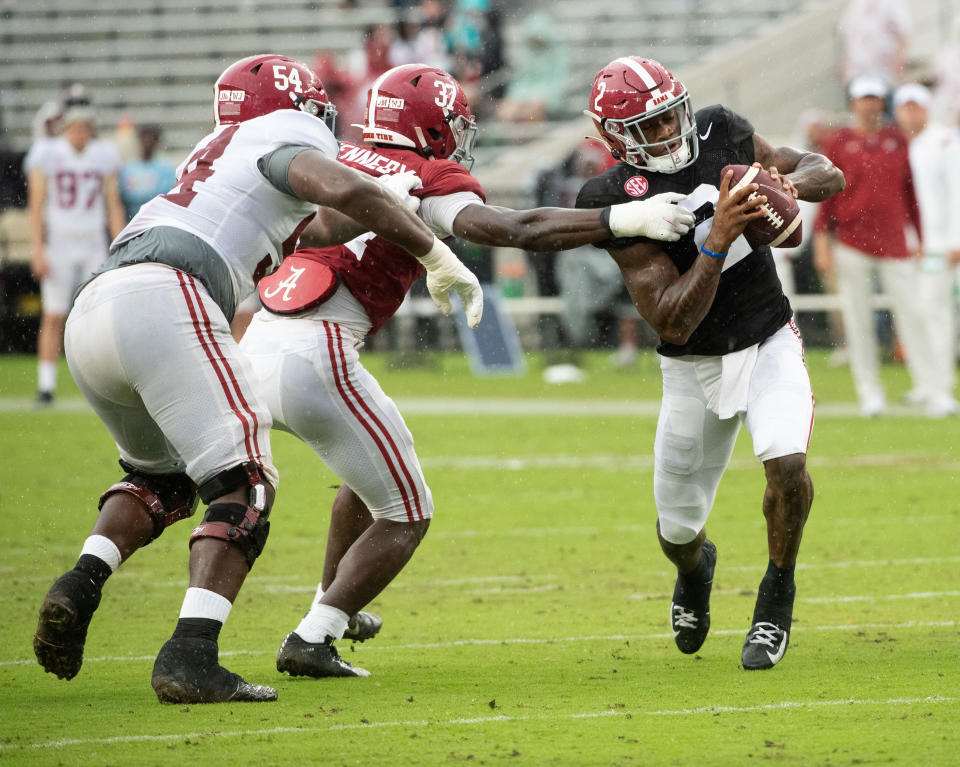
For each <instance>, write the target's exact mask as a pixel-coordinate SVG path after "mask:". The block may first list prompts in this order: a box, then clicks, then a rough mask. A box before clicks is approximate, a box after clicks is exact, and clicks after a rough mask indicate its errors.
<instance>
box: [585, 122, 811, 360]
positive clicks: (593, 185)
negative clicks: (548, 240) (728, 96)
mask: <svg viewBox="0 0 960 767" xmlns="http://www.w3.org/2000/svg"><path fill="white" fill-rule="evenodd" d="M696 120H697V133H698V134H699V136H698V138H699V146H700V152H699V155H698V156H697V161H696V162H695V163H693V165H691V166H689V167H687V168H684V169H683V170H681V171H680V172H679V173H655V172H653V171H648V170H640V169H638V168H635V167H633V166H632V165H627V164H626V163H624V162H620V163H617V164H616V165H614V166H613V167H611V168H609V169H608V170H607V171H605V172H604V173H603V174H601V175H599V176H597V177H596V178H593V179H590V180H589V181H588V182H587V183H586V184H584V185H583V188H582V189H581V190H580V194H579V195H578V196H577V207H578V208H603V207H606V206H607V205H615V204H616V203H620V202H629V201H630V200H635V199H644V198H650V197H652V196H653V195H656V194H660V193H661V192H679V193H681V194H685V195H688V197H687V199H686V200H684V201H683V202H682V203H681V205H683V206H684V207H688V208H690V209H691V210H692V211H693V212H694V214H695V215H696V225H695V228H694V229H691V230H690V232H688V233H687V234H686V235H684V236H683V237H682V238H680V239H679V240H678V241H676V242H658V243H657V244H658V245H659V246H660V247H661V248H663V250H664V252H665V253H666V254H667V255H668V256H669V257H670V260H671V261H673V263H674V264H676V267H677V270H678V271H679V272H680V274H683V273H684V272H686V271H687V270H688V269H690V267H691V266H692V265H693V262H694V261H695V260H696V258H697V256H698V254H699V252H700V246H701V245H702V244H703V242H704V241H705V240H706V238H707V235H708V234H709V232H710V225H711V222H712V219H713V211H714V206H715V204H716V201H717V198H718V196H719V186H720V171H721V170H723V168H724V166H725V165H730V164H740V165H749V164H751V163H752V162H753V160H754V155H753V126H752V125H751V124H750V123H749V122H748V121H747V120H746V119H745V118H743V117H741V116H740V115H738V114H736V113H734V112H732V111H730V110H729V109H727V108H726V107H723V106H720V105H715V106H710V107H706V108H704V109H701V110H699V111H698V112H697V115H696ZM645 241H646V242H649V240H647V238H644V237H636V238H614V239H609V240H605V241H603V242H597V243H594V244H595V245H596V247H598V248H604V249H608V250H621V249H623V248H626V247H628V246H629V245H632V244H634V243H637V242H645ZM791 314H792V311H791V309H790V302H789V301H788V300H787V297H786V296H785V295H784V294H783V288H782V287H781V285H780V279H779V277H777V271H776V268H775V267H774V265H773V254H772V253H771V252H770V248H768V247H767V246H765V245H764V246H761V247H758V248H756V249H755V250H754V249H752V248H751V247H750V246H749V245H748V244H747V241H746V239H745V238H744V237H743V236H740V237H738V238H737V240H736V241H735V242H734V243H733V244H732V245H731V246H730V249H729V255H728V256H727V259H726V261H725V262H724V266H723V273H722V274H721V275H720V283H719V285H718V286H717V293H716V296H715V298H714V300H713V305H712V306H711V307H710V311H708V312H707V315H706V316H705V317H704V318H703V321H702V322H701V323H700V325H699V326H698V327H697V328H696V330H694V331H693V334H692V335H691V336H690V338H689V339H688V340H687V342H686V343H685V344H683V345H677V344H671V343H669V342H667V341H664V340H663V339H660V345H659V346H658V347H657V351H658V352H660V354H663V355H665V356H667V357H677V356H680V355H683V354H704V355H717V354H727V353H729V352H735V351H739V350H740V349H746V348H747V347H748V346H753V344H756V343H759V342H761V341H763V340H765V339H767V338H769V337H770V336H771V335H773V334H774V333H775V332H776V331H777V330H779V329H780V328H782V327H783V326H784V325H785V324H786V323H787V322H788V321H789V319H790V316H791Z"/></svg>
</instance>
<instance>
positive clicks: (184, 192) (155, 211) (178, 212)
mask: <svg viewBox="0 0 960 767" xmlns="http://www.w3.org/2000/svg"><path fill="white" fill-rule="evenodd" d="M287 145H295V146H306V147H310V148H313V149H319V150H320V151H321V152H323V153H324V154H325V155H326V156H327V157H329V158H330V159H331V160H336V159H337V153H338V146H337V140H336V139H335V138H334V136H333V134H332V133H331V132H330V130H329V129H328V128H327V126H326V125H325V124H324V123H323V121H322V120H318V119H317V118H316V117H314V116H312V115H308V114H306V113H305V112H298V111H295V110H292V109H283V110H278V111H276V112H271V113H269V114H266V115H262V116H261V117H255V118H253V119H252V120H246V121H244V122H242V123H238V124H235V125H221V126H219V127H218V128H216V129H215V130H214V131H213V133H211V134H210V135H208V136H207V137H206V138H204V139H203V140H202V141H200V143H199V144H197V146H196V148H195V149H194V151H193V152H192V153H191V155H190V157H189V158H188V159H187V160H186V161H185V162H184V163H183V164H182V165H181V166H180V167H179V168H177V185H176V186H175V187H174V188H173V189H171V190H170V191H169V192H167V193H166V194H163V195H160V196H159V197H155V198H154V199H153V200H151V201H150V202H148V203H146V204H145V205H143V206H142V207H141V208H140V212H139V213H137V215H136V216H134V218H133V220H132V221H130V223H129V224H127V226H126V228H125V229H124V230H123V231H122V232H120V234H119V235H118V236H117V239H116V240H114V245H118V244H120V243H123V242H127V241H128V240H131V239H133V238H134V237H137V236H138V235H140V234H143V233H144V232H145V231H147V230H148V229H151V228H153V227H159V226H170V227H175V228H177V229H182V230H184V231H186V232H190V233H191V234H193V235H195V236H197V237H199V238H200V239H202V240H203V241H204V242H206V243H208V244H209V245H210V246H211V247H212V248H213V249H214V250H215V251H216V252H217V253H219V254H220V256H221V258H223V260H224V261H225V262H226V264H227V266H228V268H229V270H230V274H231V277H232V279H233V288H234V295H235V296H236V299H237V301H241V300H243V299H244V298H245V297H246V296H248V295H249V294H250V293H251V292H252V291H253V288H254V286H255V284H256V281H257V280H258V279H259V278H260V277H262V276H263V275H264V274H266V273H268V272H270V271H273V269H275V268H276V267H277V266H279V264H280V261H281V260H282V259H283V257H284V256H285V255H287V254H288V253H290V252H291V251H292V250H293V248H294V246H295V245H296V241H297V238H298V237H299V235H300V231H301V230H302V229H303V227H304V226H306V224H307V223H308V222H309V221H310V219H311V218H313V216H314V214H315V213H316V211H317V206H316V205H314V204H313V203H309V202H304V201H303V200H298V199H297V198H296V197H292V196H291V195H289V194H285V193H284V192H281V191H280V190H278V189H277V188H276V187H274V186H273V185H272V184H271V183H270V182H269V181H267V179H266V178H265V177H264V176H263V174H262V173H261V172H260V170H259V169H258V167H257V161H258V160H259V159H260V158H261V157H263V156H264V155H266V154H268V153H269V152H271V151H273V150H274V149H278V148H279V147H282V146H287Z"/></svg>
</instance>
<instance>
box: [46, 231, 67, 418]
mask: <svg viewBox="0 0 960 767" xmlns="http://www.w3.org/2000/svg"><path fill="white" fill-rule="evenodd" d="M47 255H48V270H49V271H48V273H47V276H46V277H44V278H43V279H42V280H41V281H40V305H41V307H42V313H41V315H40V331H39V333H38V334H37V403H38V404H41V405H49V404H50V403H52V402H53V397H54V394H55V393H56V388H57V364H58V363H59V361H60V355H61V354H62V353H63V331H64V325H65V323H66V321H67V313H68V312H69V311H70V303H71V300H72V299H73V288H74V285H73V280H72V269H71V268H70V266H69V263H64V257H65V256H66V255H68V254H67V253H64V252H63V249H62V246H60V245H59V244H57V243H51V244H50V245H49V246H48V248H47Z"/></svg>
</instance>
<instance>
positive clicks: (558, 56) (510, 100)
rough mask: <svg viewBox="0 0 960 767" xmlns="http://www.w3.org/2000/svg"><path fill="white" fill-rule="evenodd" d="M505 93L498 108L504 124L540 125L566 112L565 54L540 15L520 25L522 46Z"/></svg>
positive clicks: (567, 66)
mask: <svg viewBox="0 0 960 767" xmlns="http://www.w3.org/2000/svg"><path fill="white" fill-rule="evenodd" d="M517 59H518V64H517V65H516V67H514V68H513V71H512V73H511V75H510V79H509V81H508V83H509V84H508V85H507V89H506V92H505V94H504V97H503V101H501V102H500V105H499V107H498V116H499V117H500V119H501V120H504V121H505V122H543V121H544V120H547V119H548V118H550V117H555V116H557V115H558V114H559V113H562V112H563V110H564V109H565V108H566V93H565V86H566V83H567V80H568V78H569V72H570V54H569V51H568V50H567V49H566V48H565V47H564V46H563V45H560V44H559V43H558V42H557V39H556V35H555V32H554V28H553V21H552V19H551V18H550V16H549V15H548V14H546V13H544V12H541V11H538V12H536V13H532V14H530V15H529V16H528V17H527V18H526V20H525V21H524V22H523V43H522V45H521V46H520V50H519V51H517Z"/></svg>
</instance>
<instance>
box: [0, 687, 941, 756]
mask: <svg viewBox="0 0 960 767" xmlns="http://www.w3.org/2000/svg"><path fill="white" fill-rule="evenodd" d="M958 700H960V698H953V697H940V696H929V697H922V698H847V699H844V700H784V701H778V702H776V703H765V704H763V705H759V706H702V707H699V708H688V709H673V710H669V709H664V710H658V711H631V710H630V709H627V708H623V709H617V710H615V711H611V710H609V709H607V710H604V711H582V712H577V713H571V714H542V715H531V716H508V715H505V714H497V715H492V716H478V717H471V718H457V719H446V720H435V721H430V720H425V719H413V720H400V721H392V722H363V723H360V722H357V723H351V724H346V723H344V724H331V725H329V726H326V727H301V726H298V727H264V728H261V729H250V730H232V731H229V730H216V731H206V732H189V733H183V732H181V733H177V734H170V735H146V734H143V735H119V736H115V737H111V738H71V739H64V740H51V741H46V742H40V743H25V744H24V743H17V744H14V743H9V744H6V743H5V744H0V752H2V751H14V750H21V749H47V748H53V749H56V748H68V747H70V746H106V745H112V744H114V743H158V742H159V743H165V742H166V743H168V742H174V741H182V740H184V739H191V740H194V739H196V740H206V739H209V738H236V737H238V736H239V737H249V736H254V737H256V736H262V735H298V736H308V737H309V736H310V735H312V734H316V733H324V732H342V731H344V730H374V729H383V728H403V729H404V730H411V729H427V728H436V727H456V726H470V725H478V724H479V725H484V724H497V723H500V722H560V721H568V720H571V719H602V718H607V717H622V718H624V719H630V718H636V717H641V716H643V717H662V716H691V715H696V714H710V715H713V714H718V713H750V712H768V711H783V710H795V709H818V708H824V707H835V706H917V705H938V704H942V703H956V702H957V701H958Z"/></svg>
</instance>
